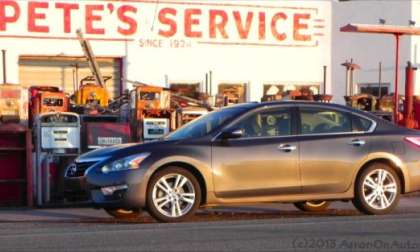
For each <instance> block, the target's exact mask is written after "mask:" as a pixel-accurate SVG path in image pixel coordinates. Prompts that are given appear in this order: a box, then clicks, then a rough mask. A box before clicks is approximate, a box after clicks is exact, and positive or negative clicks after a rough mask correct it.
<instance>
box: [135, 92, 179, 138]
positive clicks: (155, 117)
mask: <svg viewBox="0 0 420 252" xmlns="http://www.w3.org/2000/svg"><path fill="white" fill-rule="evenodd" d="M130 108H131V113H130V117H131V120H130V121H131V123H132V125H131V126H132V129H133V130H132V132H133V133H134V134H135V136H136V137H135V138H136V140H139V141H149V140H153V139H156V138H160V137H162V136H164V135H165V134H167V133H168V132H169V131H170V130H171V129H174V128H175V124H174V123H175V121H176V120H174V118H173V117H174V115H175V114H174V113H172V111H171V109H170V92H169V91H166V90H163V88H162V87H156V86H148V85H139V86H136V87H135V88H134V90H132V91H131V93H130Z"/></svg>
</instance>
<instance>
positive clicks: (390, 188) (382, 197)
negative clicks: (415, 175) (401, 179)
mask: <svg viewBox="0 0 420 252" xmlns="http://www.w3.org/2000/svg"><path fill="white" fill-rule="evenodd" d="M397 193H398V190H397V181H396V179H395V178H394V175H393V174H391V173H390V172H388V171H387V170H385V169H376V170H373V171H371V172H370V173H368V174H367V175H366V177H365V179H364V180H363V197H364V200H365V201H366V203H367V204H368V205H369V206H370V207H371V208H373V209H376V210H383V209H387V208H388V207H390V206H391V205H392V203H393V202H394V201H395V199H396V197H397Z"/></svg>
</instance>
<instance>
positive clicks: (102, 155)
mask: <svg viewBox="0 0 420 252" xmlns="http://www.w3.org/2000/svg"><path fill="white" fill-rule="evenodd" d="M175 142H177V141H164V140H163V141H153V142H148V143H140V144H139V143H129V144H119V145H114V146H110V147H104V148H99V149H96V150H93V151H89V152H87V153H85V154H82V155H80V156H79V157H78V158H77V159H76V160H75V161H76V162H88V160H104V159H108V158H113V157H115V156H118V157H124V156H129V155H132V154H135V153H140V152H145V151H149V150H151V149H153V148H154V147H156V146H157V145H161V144H165V146H168V145H170V144H174V143H175Z"/></svg>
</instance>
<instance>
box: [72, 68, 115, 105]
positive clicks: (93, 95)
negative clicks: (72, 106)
mask: <svg viewBox="0 0 420 252" xmlns="http://www.w3.org/2000/svg"><path fill="white" fill-rule="evenodd" d="M110 78H111V77H106V78H104V79H105V80H109V79H110ZM75 102H76V105H78V106H100V107H108V104H109V94H108V90H106V88H105V87H103V86H101V85H98V84H97V83H95V79H94V78H93V77H92V76H88V77H86V78H84V79H82V80H81V82H80V87H79V90H77V91H76V93H75Z"/></svg>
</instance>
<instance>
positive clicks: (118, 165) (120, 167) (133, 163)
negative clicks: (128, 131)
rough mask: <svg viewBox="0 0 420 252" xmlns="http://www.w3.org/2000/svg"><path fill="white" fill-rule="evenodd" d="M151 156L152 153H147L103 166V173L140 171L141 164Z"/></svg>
mask: <svg viewBox="0 0 420 252" xmlns="http://www.w3.org/2000/svg"><path fill="white" fill-rule="evenodd" d="M149 155H150V153H148V152H147V153H141V154H136V155H132V156H128V157H125V158H122V159H118V160H116V161H114V162H112V163H110V164H107V165H104V166H102V168H101V171H102V172H103V173H109V172H115V171H124V170H134V169H138V168H140V163H141V162H143V160H145V159H146V158H147V157H148V156H149Z"/></svg>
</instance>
